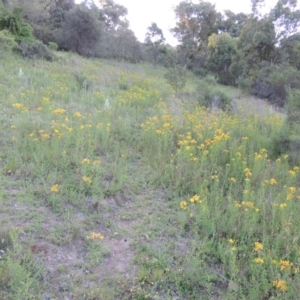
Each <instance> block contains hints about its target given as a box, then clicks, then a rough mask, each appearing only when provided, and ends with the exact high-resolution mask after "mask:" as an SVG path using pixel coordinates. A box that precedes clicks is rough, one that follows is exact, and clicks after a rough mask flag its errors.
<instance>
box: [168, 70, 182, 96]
mask: <svg viewBox="0 0 300 300" xmlns="http://www.w3.org/2000/svg"><path fill="white" fill-rule="evenodd" d="M165 78H166V79H167V81H168V83H169V84H170V85H171V86H172V88H173V89H174V91H175V93H176V94H178V92H179V91H181V90H183V88H184V87H185V83H186V71H185V70H184V69H183V68H182V67H180V66H178V65H176V66H174V67H171V68H169V69H168V72H167V73H166V74H165Z"/></svg>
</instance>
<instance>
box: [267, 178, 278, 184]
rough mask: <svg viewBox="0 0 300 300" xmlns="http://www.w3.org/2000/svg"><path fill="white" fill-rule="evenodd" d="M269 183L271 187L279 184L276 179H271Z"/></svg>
mask: <svg viewBox="0 0 300 300" xmlns="http://www.w3.org/2000/svg"><path fill="white" fill-rule="evenodd" d="M269 183H270V184H271V185H274V184H277V181H276V179H274V178H271V179H270V180H269Z"/></svg>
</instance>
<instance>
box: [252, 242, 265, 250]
mask: <svg viewBox="0 0 300 300" xmlns="http://www.w3.org/2000/svg"><path fill="white" fill-rule="evenodd" d="M263 249H264V245H263V244H262V243H260V242H255V246H254V251H256V252H258V251H260V250H263Z"/></svg>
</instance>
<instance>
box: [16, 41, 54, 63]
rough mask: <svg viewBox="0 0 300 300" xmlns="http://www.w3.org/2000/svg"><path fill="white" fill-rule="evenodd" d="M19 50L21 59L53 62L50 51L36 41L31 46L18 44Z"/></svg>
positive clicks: (23, 43)
mask: <svg viewBox="0 0 300 300" xmlns="http://www.w3.org/2000/svg"><path fill="white" fill-rule="evenodd" d="M19 48H20V51H21V54H22V55H23V57H28V58H42V59H46V60H49V61H51V60H53V58H54V56H53V53H52V52H51V51H50V49H49V48H48V47H47V46H46V45H44V44H43V43H42V42H41V41H38V40H36V41H34V42H33V43H31V44H27V43H25V42H22V43H20V45H19Z"/></svg>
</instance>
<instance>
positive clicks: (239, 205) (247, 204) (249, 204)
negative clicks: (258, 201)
mask: <svg viewBox="0 0 300 300" xmlns="http://www.w3.org/2000/svg"><path fill="white" fill-rule="evenodd" d="M235 207H237V208H242V209H244V210H245V211H247V210H248V209H253V210H255V211H256V212H258V211H259V208H257V207H255V205H254V203H253V202H251V201H242V202H241V203H239V202H237V201H235Z"/></svg>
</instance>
